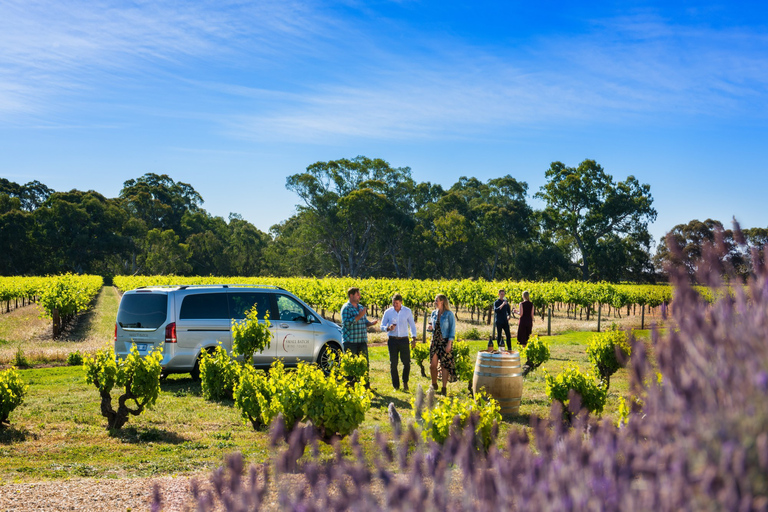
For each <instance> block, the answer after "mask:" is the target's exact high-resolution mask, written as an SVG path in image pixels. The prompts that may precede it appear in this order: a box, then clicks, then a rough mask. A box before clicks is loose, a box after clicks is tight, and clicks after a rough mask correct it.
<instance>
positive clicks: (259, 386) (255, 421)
mask: <svg viewBox="0 0 768 512" xmlns="http://www.w3.org/2000/svg"><path fill="white" fill-rule="evenodd" d="M266 393H267V379H266V377H265V376H264V374H263V373H262V372H260V371H257V370H256V369H255V368H254V367H253V366H244V367H243V368H242V370H241V371H240V380H239V381H238V382H237V384H236V385H235V390H234V392H233V398H234V399H235V407H237V409H238V410H239V411H240V415H241V416H242V417H243V419H244V420H246V421H250V422H251V425H253V428H254V430H255V429H258V428H260V427H261V426H262V425H263V424H264V423H263V421H262V419H261V405H260V402H259V399H260V397H262V396H263V395H264V394H266Z"/></svg>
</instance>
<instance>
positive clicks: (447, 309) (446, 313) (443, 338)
mask: <svg viewBox="0 0 768 512" xmlns="http://www.w3.org/2000/svg"><path fill="white" fill-rule="evenodd" d="M427 330H428V331H431V332H432V343H431V344H430V345H429V360H430V365H429V373H430V374H431V376H432V387H433V388H435V389H437V378H438V375H439V376H440V377H441V378H442V381H443V389H442V391H441V393H442V394H443V395H446V394H447V385H448V382H456V365H455V364H454V361H453V353H452V350H453V340H454V337H455V333H456V317H454V316H453V311H451V306H450V303H449V302H448V297H446V296H445V295H443V294H442V293H439V294H438V295H437V297H435V310H434V311H432V316H431V317H430V320H429V325H428V326H427Z"/></svg>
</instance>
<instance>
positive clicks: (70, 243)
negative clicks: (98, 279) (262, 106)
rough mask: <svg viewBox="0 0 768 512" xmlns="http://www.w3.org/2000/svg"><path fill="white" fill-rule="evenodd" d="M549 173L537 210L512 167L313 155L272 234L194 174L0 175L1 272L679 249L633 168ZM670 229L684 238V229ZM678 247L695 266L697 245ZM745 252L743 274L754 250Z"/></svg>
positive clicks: (441, 270) (390, 272) (528, 270)
mask: <svg viewBox="0 0 768 512" xmlns="http://www.w3.org/2000/svg"><path fill="white" fill-rule="evenodd" d="M545 176H546V183H545V185H544V186H542V187H541V188H540V190H538V191H537V192H536V193H535V194H534V195H533V196H534V197H537V198H539V199H541V200H542V201H543V203H544V204H545V207H544V208H543V209H541V210H537V209H534V208H533V207H532V206H531V205H530V204H529V203H528V199H529V197H530V196H529V191H528V184H527V183H526V182H524V181H521V180H518V179H516V178H514V177H512V176H510V175H506V176H502V177H499V178H494V179H490V180H487V181H485V182H483V181H481V180H479V179H477V178H473V177H461V178H460V179H459V180H458V181H457V182H456V183H455V184H453V185H452V186H451V187H450V188H447V189H446V188H443V187H442V186H441V185H439V184H434V183H430V182H417V181H415V180H414V179H413V178H412V176H411V170H410V168H408V167H392V166H391V165H390V164H389V163H387V162H386V161H384V160H382V159H370V158H366V157H363V156H359V157H356V158H353V159H341V160H334V161H328V162H316V163H314V164H312V165H310V166H309V167H307V168H306V170H305V171H304V172H300V173H297V174H293V175H291V176H288V177H287V179H286V187H287V188H288V189H289V190H291V191H293V192H295V193H296V195H297V196H298V198H299V201H300V202H299V204H298V205H297V209H296V213H295V214H294V215H292V216H291V217H290V218H288V219H286V220H285V221H283V222H281V223H279V224H276V225H274V226H272V227H271V228H270V230H269V233H265V232H263V231H261V230H259V229H258V228H256V227H255V226H254V225H253V224H251V223H250V222H248V221H247V220H245V219H243V218H242V216H240V215H238V214H235V213H231V214H230V215H229V218H228V219H224V218H223V217H217V216H213V215H211V214H209V213H208V212H207V211H206V210H205V209H204V208H203V207H202V205H203V198H202V197H201V196H200V194H199V193H198V192H197V191H196V190H195V189H194V187H193V186H192V185H190V184H188V183H183V182H176V181H174V180H173V179H172V178H171V177H169V176H167V175H164V174H163V175H158V174H152V173H149V174H145V175H143V176H141V177H140V178H137V179H131V180H128V181H126V182H125V183H124V184H123V188H122V190H121V191H120V194H119V195H118V197H116V198H106V197H104V196H103V195H102V194H100V193H98V192H95V191H93V190H89V191H80V190H71V191H69V192H57V191H54V190H52V189H50V188H48V187H47V186H45V185H44V184H42V183H40V182H37V181H33V182H30V183H27V184H25V185H20V184H17V183H14V182H12V181H9V180H7V179H4V178H0V243H1V244H2V247H3V249H2V250H0V274H2V275H42V274H54V273H60V272H76V273H89V274H98V275H106V276H109V275H118V274H145V275H158V274H177V275H223V276H234V275H240V276H258V275H272V276H325V275H330V276H351V277H398V278H420V279H425V278H450V279H459V278H484V279H488V280H497V279H515V280H517V279H527V280H537V281H540V280H552V279H558V280H561V281H562V280H571V279H581V280H589V281H599V280H605V281H611V282H620V281H630V282H653V281H656V280H658V279H659V277H660V276H661V277H663V274H662V273H661V271H662V269H663V266H664V263H665V262H666V261H670V260H671V259H672V258H674V257H676V256H675V254H677V253H676V252H675V251H670V250H669V249H668V248H667V245H666V240H661V241H660V244H659V250H658V251H657V252H656V254H655V255H654V254H653V252H652V250H653V247H652V246H653V241H652V239H651V236H650V234H649V232H648V224H649V223H650V222H653V220H655V218H656V210H655V209H654V208H653V197H652V196H651V193H650V186H649V185H647V184H641V183H640V182H639V181H638V180H637V179H636V178H635V177H633V176H629V177H627V178H626V179H625V180H623V181H616V180H615V179H614V178H613V177H612V176H611V175H610V174H608V173H607V172H606V171H605V170H604V169H603V168H602V167H601V166H600V165H599V164H598V163H597V162H595V161H593V160H585V161H583V162H581V164H579V165H578V166H577V167H567V166H565V165H564V164H563V163H561V162H554V163H552V165H551V166H550V168H549V169H548V170H547V171H546V174H545ZM692 222H698V221H692ZM707 222H710V223H714V222H715V221H709V220H708V221H707ZM720 227H722V225H720ZM675 230H677V232H680V233H681V235H680V237H681V238H680V237H679V239H678V240H679V241H680V243H682V244H683V245H682V247H683V249H684V248H685V244H684V243H683V242H685V240H686V239H685V237H686V236H688V235H687V234H686V233H688V232H687V231H686V232H685V233H683V231H684V230H682V228H681V227H680V226H676V227H675V228H674V230H673V232H676V231H675ZM715 230H716V226H714V224H713V227H712V233H714V231H715ZM697 236H698V235H697ZM731 236H732V235H731ZM747 236H748V237H751V238H750V240H753V241H754V242H755V243H757V241H758V239H759V240H763V241H764V240H765V238H766V237H765V234H763V235H762V238H759V236H758V233H757V232H756V233H755V235H754V236H752V234H751V233H747ZM711 239H712V240H714V234H712V237H711ZM675 243H677V242H675ZM693 243H694V244H695V241H694V242H693ZM685 250H686V251H687V252H686V254H690V255H691V257H692V258H693V259H692V261H693V263H692V268H693V269H695V267H696V262H695V254H691V251H690V250H688V249H685ZM738 250H739V249H736V245H734V251H738ZM742 253H743V251H742ZM740 257H741V258H742V260H743V261H744V265H745V268H746V269H747V270H745V271H748V267H749V265H750V264H751V253H750V254H746V255H745V254H741V256H740ZM694 275H695V272H694V271H693V270H692V276H694Z"/></svg>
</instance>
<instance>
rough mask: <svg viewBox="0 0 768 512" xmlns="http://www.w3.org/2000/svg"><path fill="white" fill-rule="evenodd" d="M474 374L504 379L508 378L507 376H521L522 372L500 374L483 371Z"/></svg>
mask: <svg viewBox="0 0 768 512" xmlns="http://www.w3.org/2000/svg"><path fill="white" fill-rule="evenodd" d="M475 375H477V376H478V377H497V378H500V379H505V378H509V377H522V376H523V374H522V373H507V374H502V373H485V372H475Z"/></svg>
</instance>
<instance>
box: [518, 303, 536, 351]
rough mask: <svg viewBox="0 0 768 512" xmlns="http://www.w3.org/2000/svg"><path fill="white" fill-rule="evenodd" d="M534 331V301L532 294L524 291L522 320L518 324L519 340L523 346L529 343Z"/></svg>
mask: <svg viewBox="0 0 768 512" xmlns="http://www.w3.org/2000/svg"><path fill="white" fill-rule="evenodd" d="M532 331H533V302H531V296H530V294H529V293H528V292H527V291H525V292H523V302H521V303H520V322H518V324H517V342H518V343H519V344H520V345H521V346H523V347H524V346H526V345H527V344H528V338H529V337H530V336H531V332H532Z"/></svg>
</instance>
